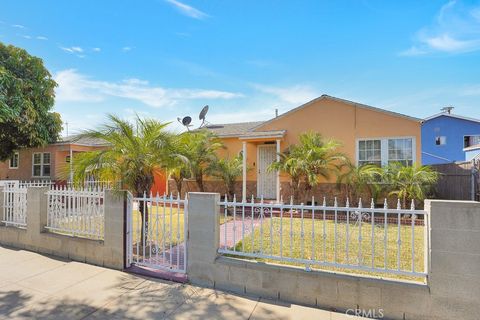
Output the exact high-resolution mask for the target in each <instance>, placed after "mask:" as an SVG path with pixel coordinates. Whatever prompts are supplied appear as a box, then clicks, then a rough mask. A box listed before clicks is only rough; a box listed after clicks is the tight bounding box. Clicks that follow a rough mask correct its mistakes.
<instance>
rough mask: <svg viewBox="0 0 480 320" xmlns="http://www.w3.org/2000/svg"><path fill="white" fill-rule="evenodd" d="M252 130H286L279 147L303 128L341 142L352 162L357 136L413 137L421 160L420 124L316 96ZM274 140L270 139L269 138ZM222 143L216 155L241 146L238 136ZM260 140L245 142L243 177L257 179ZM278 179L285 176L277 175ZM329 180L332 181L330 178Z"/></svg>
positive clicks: (354, 156) (284, 144)
mask: <svg viewBox="0 0 480 320" xmlns="http://www.w3.org/2000/svg"><path fill="white" fill-rule="evenodd" d="M255 130H256V131H264V130H286V134H285V136H284V138H283V139H282V140H281V150H282V151H283V150H285V149H286V148H288V146H289V145H291V144H295V143H298V137H299V135H300V134H302V133H304V132H307V131H314V132H319V133H321V134H322V136H323V137H325V138H326V139H334V140H336V141H338V142H340V143H341V144H342V147H341V148H340V151H341V152H344V153H345V154H346V155H347V156H349V157H350V159H351V160H352V161H354V162H356V141H357V139H361V138H386V137H414V138H415V147H416V149H415V158H416V161H417V163H421V158H422V153H421V151H422V146H421V145H422V141H421V123H420V122H419V121H416V120H413V119H408V118H406V117H401V116H394V115H392V114H388V113H384V112H378V111H373V110H371V109H367V108H363V107H359V106H355V105H352V104H349V103H345V102H341V101H337V100H332V99H320V100H317V101H314V102H312V103H310V104H308V105H306V106H305V107H303V108H302V109H301V110H298V111H295V112H291V113H288V114H285V115H280V117H278V118H276V119H274V120H273V121H271V122H268V123H266V124H264V125H261V126H259V127H258V128H257V129H255ZM273 140H274V139H273ZM223 142H224V144H225V146H226V149H225V150H222V151H221V152H220V154H221V155H222V156H223V155H225V154H230V155H231V154H235V155H236V154H237V153H238V152H239V151H240V150H241V149H242V141H241V140H239V139H238V138H225V139H223ZM261 143H263V142H262V141H249V142H248V144H247V163H248V166H249V167H250V171H249V172H248V174H247V180H256V179H257V170H256V169H257V166H256V161H257V150H256V149H257V148H256V146H257V145H258V144H261ZM281 181H288V177H287V176H285V175H282V176H281ZM329 182H334V178H333V177H332V178H331V179H330V180H329Z"/></svg>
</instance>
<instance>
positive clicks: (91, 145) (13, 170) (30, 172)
mask: <svg viewBox="0 0 480 320" xmlns="http://www.w3.org/2000/svg"><path fill="white" fill-rule="evenodd" d="M106 147H107V144H106V143H105V141H104V140H101V139H90V138H82V139H79V140H77V139H76V137H75V136H69V137H65V138H62V139H61V140H60V141H58V142H56V143H52V144H49V145H47V146H45V147H40V148H26V149H21V150H19V151H17V152H15V153H14V155H13V156H12V157H11V158H10V160H8V161H5V162H0V180H23V181H32V180H51V181H66V180H69V178H70V174H71V172H70V168H71V166H70V164H71V163H72V162H71V159H72V157H74V155H75V154H76V153H79V152H85V151H94V150H99V149H104V148H106Z"/></svg>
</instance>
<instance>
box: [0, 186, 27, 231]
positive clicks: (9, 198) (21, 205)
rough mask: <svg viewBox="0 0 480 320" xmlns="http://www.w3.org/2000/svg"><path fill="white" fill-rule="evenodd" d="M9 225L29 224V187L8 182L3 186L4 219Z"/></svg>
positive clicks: (20, 225) (24, 225) (22, 225)
mask: <svg viewBox="0 0 480 320" xmlns="http://www.w3.org/2000/svg"><path fill="white" fill-rule="evenodd" d="M2 222H3V223H4V224H5V225H7V226H16V227H22V228H24V227H26V226H27V188H23V187H19V185H18V184H14V183H8V184H5V185H4V188H3V220H2Z"/></svg>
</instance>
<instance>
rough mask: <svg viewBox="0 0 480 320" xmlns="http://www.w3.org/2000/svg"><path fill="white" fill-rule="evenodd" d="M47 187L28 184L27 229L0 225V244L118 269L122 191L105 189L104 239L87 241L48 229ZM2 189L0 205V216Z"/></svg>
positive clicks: (121, 260) (120, 261)
mask: <svg viewBox="0 0 480 320" xmlns="http://www.w3.org/2000/svg"><path fill="white" fill-rule="evenodd" d="M47 190H48V188H45V187H43V188H39V187H31V188H28V191H27V201H28V202H27V228H26V229H20V228H16V227H6V226H4V225H1V224H0V244H3V245H8V246H11V247H15V248H20V249H27V250H31V251H35V252H39V253H46V254H51V255H54V256H59V257H64V258H69V259H72V260H75V261H80V262H87V263H90V264H94V265H99V266H105V267H108V268H113V269H118V270H122V269H123V268H124V261H125V257H124V250H123V244H124V242H125V238H124V229H123V225H124V196H125V195H124V194H113V193H112V192H111V191H105V199H104V203H105V240H104V241H98V240H90V239H85V238H79V237H72V236H68V235H60V234H55V233H51V232H48V231H47V230H46V229H45V226H46V225H47V195H46V194H45V193H46V192H47ZM2 191H3V190H2V189H1V188H0V208H2V209H1V210H2V211H1V215H2V216H3V192H2Z"/></svg>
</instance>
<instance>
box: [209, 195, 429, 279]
mask: <svg viewBox="0 0 480 320" xmlns="http://www.w3.org/2000/svg"><path fill="white" fill-rule="evenodd" d="M220 206H221V208H222V212H221V213H220V214H221V216H223V219H222V220H223V221H224V223H223V224H222V225H221V228H220V232H221V234H220V238H221V239H220V246H219V250H218V252H219V253H221V254H228V255H236V256H240V257H246V258H253V259H260V260H267V261H268V260H272V261H276V262H279V263H284V264H293V265H299V266H301V265H303V266H305V268H306V269H307V270H310V269H311V267H312V266H324V267H331V268H340V269H344V270H361V271H368V272H374V273H386V274H396V275H404V276H414V277H424V276H425V275H426V274H427V265H428V264H427V256H428V254H427V252H428V251H427V250H428V248H427V247H428V240H427V236H428V233H427V228H428V216H427V212H426V211H423V210H415V208H414V207H413V202H412V206H411V208H409V209H406V208H401V206H400V202H399V203H398V205H397V208H395V209H390V208H388V206H387V201H386V200H385V204H384V206H383V208H375V206H374V203H373V201H372V202H371V205H370V206H368V207H366V208H365V207H363V206H362V201H361V199H360V201H359V205H358V206H356V207H350V205H349V203H348V200H347V203H346V204H345V206H340V205H339V204H338V203H337V200H336V199H335V201H334V202H333V205H328V204H327V201H326V200H325V199H323V202H321V204H316V202H315V199H312V205H303V204H300V205H294V204H293V202H291V203H290V204H284V203H266V202H264V201H263V199H262V200H261V201H260V203H256V202H255V201H254V199H253V198H252V200H251V201H250V202H237V201H236V199H235V198H234V199H233V200H232V201H228V199H227V198H226V197H225V200H224V201H221V202H220Z"/></svg>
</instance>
